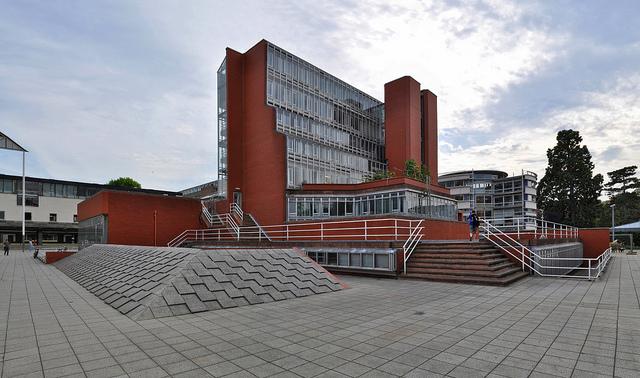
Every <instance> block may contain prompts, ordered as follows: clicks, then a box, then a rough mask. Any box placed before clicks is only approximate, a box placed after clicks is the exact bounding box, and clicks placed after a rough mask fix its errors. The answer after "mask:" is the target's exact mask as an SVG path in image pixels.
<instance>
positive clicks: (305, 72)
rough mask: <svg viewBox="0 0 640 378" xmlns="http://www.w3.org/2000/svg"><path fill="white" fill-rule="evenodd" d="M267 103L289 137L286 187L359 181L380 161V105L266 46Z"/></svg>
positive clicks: (379, 165)
mask: <svg viewBox="0 0 640 378" xmlns="http://www.w3.org/2000/svg"><path fill="white" fill-rule="evenodd" d="M267 104H268V105H271V106H273V107H275V108H276V130H277V131H278V132H281V133H283V134H285V135H286V136H287V176H288V177H287V187H288V188H299V187H300V186H301V185H302V184H303V183H310V184H311V183H340V184H346V183H360V182H363V181H364V180H366V179H367V178H369V177H371V175H372V173H373V172H375V171H379V170H383V169H384V168H385V163H384V105H383V104H382V103H381V102H380V101H378V100H376V99H374V98H373V97H371V96H369V95H367V94H365V93H364V92H362V91H359V90H358V89H356V88H354V87H352V86H350V85H348V84H346V83H344V82H343V81H341V80H339V79H337V78H335V77H333V76H331V75H329V74H327V73H326V72H324V71H322V70H320V69H318V68H317V67H314V66H312V65H311V64H309V63H307V62H305V61H304V60H302V59H300V58H298V57H296V56H294V55H292V54H289V53H287V52H286V51H284V50H282V49H280V48H279V47H277V46H275V45H272V44H269V46H268V50H267Z"/></svg>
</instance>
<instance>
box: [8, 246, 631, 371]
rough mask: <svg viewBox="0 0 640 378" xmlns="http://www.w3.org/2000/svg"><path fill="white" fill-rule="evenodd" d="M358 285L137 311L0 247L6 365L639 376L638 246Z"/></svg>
mask: <svg viewBox="0 0 640 378" xmlns="http://www.w3.org/2000/svg"><path fill="white" fill-rule="evenodd" d="M344 278H345V279H346V281H347V282H348V283H349V284H350V285H351V286H352V287H351V288H350V289H348V290H342V291H339V292H335V293H329V294H323V295H315V296H310V297H305V298H299V299H292V300H288V301H282V302H273V303H267V304H259V305H254V306H245V307H238V308H234V309H223V310H219V311H211V312H204V313H199V314H192V315H184V316H179V317H168V318H161V319H153V320H145V321H141V322H135V321H133V320H131V319H129V318H128V317H126V316H125V315H122V314H120V313H119V312H118V311H117V310H115V309H113V308H112V307H110V306H108V305H106V304H105V303H104V302H102V301H101V300H100V299H98V298H97V297H95V296H93V295H92V294H90V293H89V292H87V291H86V290H85V289H83V288H82V287H81V286H80V285H78V284H77V283H76V282H74V281H73V280H71V279H70V278H68V277H67V276H65V275H64V274H63V273H61V272H60V271H58V270H57V269H56V268H55V267H53V266H46V265H43V264H41V263H40V262H35V261H34V260H33V259H32V258H29V257H27V256H26V255H21V254H20V253H17V252H13V253H12V255H11V256H10V257H4V256H3V257H0V348H1V349H0V352H1V353H2V361H3V363H2V376H6V377H8V376H15V375H20V374H27V375H32V376H42V375H45V376H47V377H56V376H65V375H76V376H83V375H87V376H105V377H106V376H117V375H125V374H128V375H130V376H140V377H142V376H148V377H158V376H163V375H174V376H207V375H212V376H226V375H230V376H239V377H240V376H241V377H245V376H252V375H255V376H259V377H262V376H270V375H275V376H281V377H283V376H284V377H289V376H291V377H293V376H298V375H299V376H304V377H309V376H327V377H339V376H360V375H362V376H369V377H385V376H398V375H407V376H415V377H419V376H437V375H438V374H442V375H449V376H456V377H461V376H464V377H467V376H484V375H491V376H499V375H502V376H507V377H520V376H522V377H525V376H545V375H558V376H570V375H574V376H580V377H582V376H592V375H601V376H611V375H613V374H614V373H615V375H619V376H629V377H638V376H640V308H639V297H638V291H637V286H638V285H639V283H640V258H638V257H627V256H619V257H617V258H616V259H615V260H614V261H613V262H612V265H611V266H610V268H609V271H608V272H607V274H606V276H605V277H604V278H603V279H601V280H599V281H597V282H593V283H590V282H584V281H570V280H556V279H542V278H529V279H525V280H523V281H520V282H518V283H517V284H515V285H512V286H509V287H507V288H496V287H483V286H463V285H458V284H444V283H432V282H415V281H394V280H378V279H371V278H357V277H344Z"/></svg>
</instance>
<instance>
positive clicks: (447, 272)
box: [407, 265, 521, 278]
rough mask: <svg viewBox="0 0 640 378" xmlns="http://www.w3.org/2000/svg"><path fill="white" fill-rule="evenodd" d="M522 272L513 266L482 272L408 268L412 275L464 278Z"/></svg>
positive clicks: (474, 270)
mask: <svg viewBox="0 0 640 378" xmlns="http://www.w3.org/2000/svg"><path fill="white" fill-rule="evenodd" d="M519 271H521V269H520V268H519V267H516V266H513V265H507V266H506V267H503V268H501V269H498V270H481V269H450V268H445V269H431V268H416V267H407V273H410V274H436V275H441V274H445V275H449V276H464V277H495V278H499V277H505V276H508V275H511V274H514V273H517V272H519Z"/></svg>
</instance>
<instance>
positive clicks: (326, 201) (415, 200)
mask: <svg viewBox="0 0 640 378" xmlns="http://www.w3.org/2000/svg"><path fill="white" fill-rule="evenodd" d="M287 200H288V219H289V221H295V220H309V219H325V218H333V217H361V216H370V215H381V214H396V215H407V216H416V217H426V218H436V219H448V220H455V219H456V216H457V211H456V202H455V200H453V199H450V198H445V197H440V196H435V195H433V194H431V195H427V194H425V193H424V192H419V191H413V190H399V191H390V192H381V193H371V194H366V195H358V196H346V195H343V196H340V195H331V196H329V195H325V196H323V195H292V196H289V197H288V199H287Z"/></svg>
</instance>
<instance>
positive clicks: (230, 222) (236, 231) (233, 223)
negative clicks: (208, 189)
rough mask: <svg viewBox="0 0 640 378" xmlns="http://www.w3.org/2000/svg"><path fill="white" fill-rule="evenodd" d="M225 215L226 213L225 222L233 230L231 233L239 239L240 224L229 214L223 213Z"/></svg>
mask: <svg viewBox="0 0 640 378" xmlns="http://www.w3.org/2000/svg"><path fill="white" fill-rule="evenodd" d="M225 215H226V221H227V224H228V225H229V227H231V230H233V233H234V234H236V239H237V240H240V226H239V225H238V223H237V222H236V220H235V219H234V218H233V216H232V215H231V214H225Z"/></svg>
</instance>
